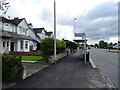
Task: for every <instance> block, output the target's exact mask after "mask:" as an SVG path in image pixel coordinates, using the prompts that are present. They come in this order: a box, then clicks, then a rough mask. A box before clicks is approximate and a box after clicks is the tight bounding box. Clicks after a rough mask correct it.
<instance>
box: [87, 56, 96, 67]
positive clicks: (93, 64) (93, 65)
mask: <svg viewBox="0 0 120 90" xmlns="http://www.w3.org/2000/svg"><path fill="white" fill-rule="evenodd" d="M89 61H90V63H91V65H92V67H93V68H94V69H96V68H97V66H96V65H95V63H94V62H93V60H92V59H91V58H90V59H89Z"/></svg>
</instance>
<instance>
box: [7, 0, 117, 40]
mask: <svg viewBox="0 0 120 90" xmlns="http://www.w3.org/2000/svg"><path fill="white" fill-rule="evenodd" d="M11 1H12V4H11V8H10V11H9V13H11V15H13V16H18V17H21V18H26V20H27V21H29V22H31V23H33V25H34V26H35V27H45V28H46V29H47V30H48V31H53V30H54V29H53V1H54V0H11ZM56 1H57V2H56V10H57V11H56V13H57V38H58V39H62V38H66V39H69V40H72V39H74V33H73V26H74V20H73V19H74V18H75V17H77V20H76V22H75V23H76V32H81V33H83V32H85V33H86V34H87V38H88V39H89V40H90V41H91V42H92V41H96V40H100V39H106V40H109V38H111V37H114V36H116V35H118V34H117V33H118V24H117V23H118V5H117V0H116V1H115V0H97V1H96V0H90V1H88V0H56Z"/></svg>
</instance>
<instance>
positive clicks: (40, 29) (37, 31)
mask: <svg viewBox="0 0 120 90" xmlns="http://www.w3.org/2000/svg"><path fill="white" fill-rule="evenodd" d="M33 30H34V31H35V33H41V32H42V31H43V30H44V32H45V33H46V32H47V31H46V30H45V29H44V28H33Z"/></svg>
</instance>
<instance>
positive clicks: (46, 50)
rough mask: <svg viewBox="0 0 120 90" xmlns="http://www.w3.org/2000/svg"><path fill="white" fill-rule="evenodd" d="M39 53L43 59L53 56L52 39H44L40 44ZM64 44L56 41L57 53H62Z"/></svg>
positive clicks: (61, 41)
mask: <svg viewBox="0 0 120 90" xmlns="http://www.w3.org/2000/svg"><path fill="white" fill-rule="evenodd" d="M40 45H41V51H42V52H43V54H44V56H45V57H47V58H48V57H49V56H50V55H53V54H54V39H53V38H51V37H48V38H45V39H43V40H42V42H41V44H40ZM65 48H66V43H65V42H64V41H63V40H58V39H56V49H57V53H62V52H64V51H65Z"/></svg>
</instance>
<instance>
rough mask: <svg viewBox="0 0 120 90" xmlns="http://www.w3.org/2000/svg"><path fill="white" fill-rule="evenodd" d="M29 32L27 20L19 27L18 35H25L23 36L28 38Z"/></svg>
mask: <svg viewBox="0 0 120 90" xmlns="http://www.w3.org/2000/svg"><path fill="white" fill-rule="evenodd" d="M28 30H29V27H28V25H27V22H26V21H25V20H23V21H22V22H21V23H20V24H19V25H18V27H17V33H18V34H23V35H27V36H28Z"/></svg>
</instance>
